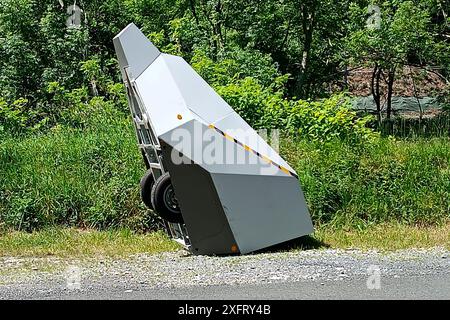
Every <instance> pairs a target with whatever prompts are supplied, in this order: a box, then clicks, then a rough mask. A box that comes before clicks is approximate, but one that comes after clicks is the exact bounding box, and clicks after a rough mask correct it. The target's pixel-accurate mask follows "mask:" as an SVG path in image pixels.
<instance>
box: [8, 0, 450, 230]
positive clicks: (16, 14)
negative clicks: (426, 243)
mask: <svg viewBox="0 0 450 320" xmlns="http://www.w3.org/2000/svg"><path fill="white" fill-rule="evenodd" d="M74 5H75V6H74ZM449 11H450V9H449V6H448V1H446V0H426V1H418V0H380V1H378V2H373V1H370V0H353V1H350V0H348V1H347V0H344V1H341V0H340V1H338V0H325V1H316V0H301V1H300V0H282V1H281V0H267V1H261V0H245V1H244V0H110V1H100V0H89V1H88V0H78V1H70V3H69V2H68V1H64V0H0V228H2V227H7V228H15V229H24V230H33V229H35V228H40V227H42V226H46V225H49V224H66V225H73V226H81V227H84V226H89V227H97V228H107V227H115V226H119V225H120V226H123V225H127V226H131V227H134V228H138V229H151V228H154V227H155V226H156V224H157V223H156V222H157V219H156V218H155V216H154V215H152V214H149V212H148V210H145V208H144V206H143V204H142V203H141V201H140V199H139V192H138V181H139V178H140V177H141V176H142V174H143V172H144V166H143V164H142V161H141V159H140V155H139V152H138V150H137V148H136V141H135V136H134V133H133V129H132V126H131V123H130V120H129V112H128V107H127V104H126V99H125V94H124V88H123V85H122V83H121V79H120V73H119V70H118V67H117V61H116V58H115V53H114V48H113V44H112V39H113V37H114V36H115V35H116V34H117V33H118V32H119V31H120V30H121V29H122V28H124V27H125V26H126V25H127V24H128V23H130V22H134V23H136V24H137V25H138V26H139V27H140V28H141V29H142V30H143V32H144V33H145V34H146V35H147V36H148V37H149V38H150V39H151V40H152V41H153V42H154V43H155V45H157V46H158V48H160V49H161V51H163V52H167V53H171V54H176V55H181V56H183V57H184V58H185V59H186V60H187V61H188V62H189V63H190V64H191V65H192V66H193V67H194V68H195V69H196V70H197V72H198V73H199V74H200V75H201V76H202V77H204V78H205V79H206V80H207V81H208V82H209V84H210V85H211V86H213V87H214V89H215V90H216V91H217V92H218V93H219V94H220V95H221V96H222V97H223V98H224V99H225V100H226V101H227V102H228V103H229V104H230V105H231V106H232V107H233V108H234V109H235V110H236V111H237V112H238V113H239V114H240V115H241V116H242V117H243V118H244V119H245V120H247V121H248V122H249V123H250V124H251V125H252V126H253V127H255V128H268V129H274V128H279V129H282V130H283V134H284V135H285V137H284V138H283V145H282V154H283V155H284V156H285V157H286V158H287V160H288V161H289V162H290V163H291V164H292V165H293V166H294V167H295V168H296V169H297V170H298V173H299V176H300V182H301V183H302V185H303V186H304V189H305V194H306V198H307V200H308V204H309V206H310V208H311V212H312V216H313V218H314V221H315V222H316V223H319V224H320V223H333V224H337V225H346V224H352V225H362V224H367V223H372V222H379V221H386V220H395V221H402V222H410V223H435V222H438V221H441V220H442V219H448V218H449V212H450V205H449V199H450V195H449V192H450V176H449V163H450V149H449V145H450V144H449V143H448V139H446V138H439V139H432V140H427V141H424V140H419V141H402V140H395V139H393V138H386V137H380V134H379V133H378V132H376V131H375V130H373V129H371V128H369V127H373V122H374V119H372V118H371V117H369V116H360V115H357V114H356V113H355V112H353V111H351V97H350V96H349V94H348V93H346V92H345V91H346V76H347V74H348V70H350V69H352V68H356V67H359V66H364V67H366V68H371V70H373V73H372V85H371V91H372V95H373V97H374V99H375V102H376V103H377V104H378V105H377V106H378V108H379V109H380V105H379V99H380V97H381V96H382V95H387V96H388V99H387V101H388V107H390V106H389V101H390V100H389V97H390V96H391V95H392V86H393V83H394V82H395V81H397V80H398V79H397V76H398V72H397V71H398V70H401V69H402V68H403V67H405V66H415V67H417V68H422V69H423V70H427V72H433V73H435V74H437V75H439V77H440V78H441V79H444V80H443V81H445V83H447V88H445V89H444V90H442V91H441V92H437V94H438V95H439V96H440V97H439V98H440V99H441V100H442V101H444V102H446V103H447V104H448V101H449V92H450V89H449V87H448V83H449V81H448V79H449V78H450V50H449V47H450V46H449V44H450V43H449V40H450V25H449V22H450V20H449V16H448V14H449ZM69 22H70V23H69ZM385 87H387V89H386V90H387V92H382V90H383V88H385ZM449 105H450V104H449ZM388 114H389V112H388ZM447 119H448V118H447ZM380 120H381V117H380V116H379V117H378V121H379V122H380ZM421 120H422V119H421ZM424 123H425V122H424ZM447 123H448V122H447ZM422 124H423V123H422V122H421V123H420V124H419V125H422ZM426 125H427V124H425V126H426ZM421 128H423V126H421ZM445 130H447V131H448V127H447V129H445V128H444V130H438V131H439V132H441V131H445Z"/></svg>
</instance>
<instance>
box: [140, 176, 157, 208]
mask: <svg viewBox="0 0 450 320" xmlns="http://www.w3.org/2000/svg"><path fill="white" fill-rule="evenodd" d="M154 184H155V178H153V173H152V170H150V169H149V170H147V172H146V173H145V175H144V176H143V177H142V179H141V199H142V202H144V203H145V205H146V206H147V207H148V208H149V209H153V205H152V188H153V185H154Z"/></svg>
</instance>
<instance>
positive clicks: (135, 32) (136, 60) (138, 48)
mask: <svg viewBox="0 0 450 320" xmlns="http://www.w3.org/2000/svg"><path fill="white" fill-rule="evenodd" d="M113 42H114V48H115V50H116V54H117V59H118V60H119V64H120V67H121V68H120V69H121V72H122V76H123V78H124V79H125V74H124V72H123V70H122V68H125V67H128V68H129V71H128V72H129V74H130V75H131V77H132V78H134V79H136V78H138V77H139V76H140V75H141V73H142V72H143V71H144V70H145V69H147V67H148V66H149V65H151V64H152V62H153V61H154V60H155V59H156V58H157V57H158V56H159V54H160V52H159V50H158V49H157V48H156V47H155V46H154V45H153V43H151V42H150V40H148V39H147V37H145V35H144V34H143V33H142V32H141V31H140V30H139V28H138V27H136V25H135V24H134V23H131V24H129V25H128V26H127V27H126V28H125V29H123V30H122V31H121V32H120V33H119V34H118V35H117V36H115V37H114V40H113Z"/></svg>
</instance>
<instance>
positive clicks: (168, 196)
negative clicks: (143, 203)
mask: <svg viewBox="0 0 450 320" xmlns="http://www.w3.org/2000/svg"><path fill="white" fill-rule="evenodd" d="M151 199H152V205H153V208H154V209H155V211H156V212H157V213H158V214H159V216H160V217H161V218H163V219H164V220H167V221H169V222H173V223H183V217H182V215H181V210H180V207H179V205H178V200H177V198H176V196H175V190H174V189H173V186H172V182H171V181H170V175H169V173H168V172H166V173H164V174H163V175H162V176H160V177H159V178H158V179H157V180H156V181H155V184H154V185H153V188H152V193H151Z"/></svg>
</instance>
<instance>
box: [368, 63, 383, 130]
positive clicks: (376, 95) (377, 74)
mask: <svg viewBox="0 0 450 320" xmlns="http://www.w3.org/2000/svg"><path fill="white" fill-rule="evenodd" d="M381 72H382V69H381V67H380V66H378V64H375V67H374V68H373V72H372V79H371V91H372V97H373V100H374V101H375V105H376V107H377V121H378V125H379V126H380V127H381V120H382V118H381V97H380V78H381Z"/></svg>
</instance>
